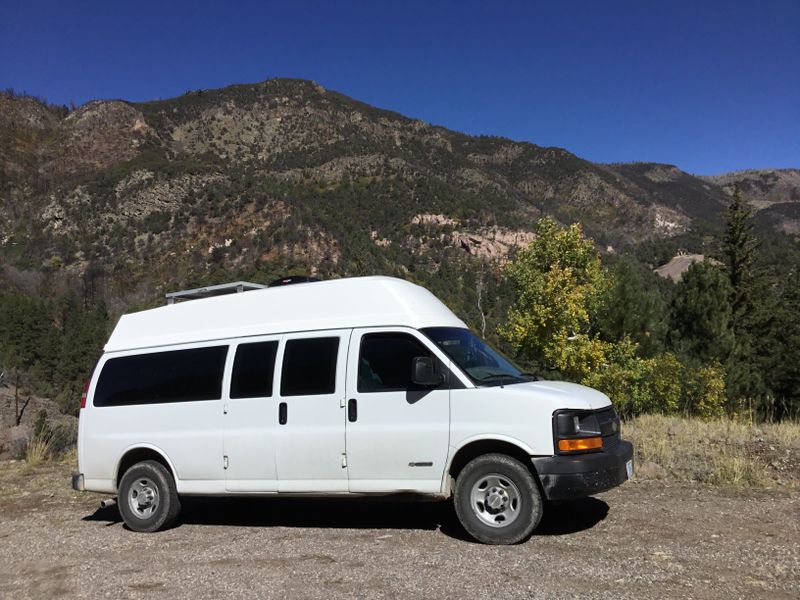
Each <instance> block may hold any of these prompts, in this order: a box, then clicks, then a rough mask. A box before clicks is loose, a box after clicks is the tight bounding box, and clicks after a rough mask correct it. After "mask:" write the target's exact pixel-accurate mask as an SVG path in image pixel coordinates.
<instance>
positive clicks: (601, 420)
mask: <svg viewBox="0 0 800 600" xmlns="http://www.w3.org/2000/svg"><path fill="white" fill-rule="evenodd" d="M632 451H633V449H632V446H631V444H630V443H629V442H626V441H622V440H621V439H620V431H619V419H618V417H617V415H616V414H615V412H614V409H613V407H612V406H611V402H610V401H609V399H608V397H607V396H605V395H604V394H602V393H600V392H598V391H596V390H593V389H591V388H587V387H584V386H580V385H576V384H572V383H564V382H556V381H535V380H534V378H532V377H529V376H527V375H525V374H524V373H522V372H521V371H520V370H519V369H518V368H517V367H515V366H514V365H513V364H512V363H511V362H509V361H508V360H507V359H506V358H504V357H503V356H502V355H500V354H499V353H498V352H496V351H495V350H493V349H492V348H490V347H489V346H488V345H487V344H486V343H485V342H483V341H482V340H481V339H480V338H479V337H477V336H476V335H475V334H474V333H472V332H471V331H470V330H469V329H468V328H467V326H466V325H465V324H464V323H463V322H462V321H461V320H460V319H458V318H457V317H456V316H455V315H454V314H453V313H452V312H451V311H450V310H449V309H448V308H447V307H446V306H445V305H444V304H442V302H440V301H439V300H438V299H437V298H436V297H435V296H434V295H433V294H431V293H430V292H429V291H427V290H426V289H424V288H422V287H419V286H417V285H414V284H412V283H409V282H406V281H403V280H400V279H394V278H391V277H358V278H350V279H339V280H333V281H322V282H313V283H301V284H296V285H286V286H282V287H270V288H267V289H262V290H257V291H247V292H245V293H238V294H231V295H226V296H218V297H212V298H208V299H202V300H192V301H188V302H181V303H176V304H172V305H169V306H164V307H161V308H156V309H153V310H146V311H143V312H138V313H133V314H129V315H125V316H123V317H122V318H121V319H120V321H119V323H118V324H117V327H116V328H115V329H114V332H113V333H112V335H111V338H110V339H109V341H108V343H107V344H106V346H105V352H104V354H103V355H102V357H101V358H100V360H99V362H98V364H97V367H96V368H95V370H94V373H93V375H92V378H91V380H90V381H89V383H88V384H87V389H86V394H85V396H84V398H83V399H82V401H81V413H80V426H79V438H78V466H79V473H77V474H75V475H74V476H73V483H72V485H73V488H74V489H76V490H91V491H95V492H106V493H109V494H117V495H118V505H119V509H120V512H121V513H122V517H123V519H124V520H125V523H126V524H127V525H128V527H130V529H132V530H134V531H147V532H149V531H156V530H158V529H161V528H164V527H167V526H169V525H170V524H171V523H172V522H173V521H174V520H175V518H176V516H177V515H178V512H179V510H180V498H181V496H190V495H198V496H199V495H202V496H221V495H242V496H244V495H263V496H269V495H275V494H295V495H338V494H347V495H364V494H394V493H402V492H413V493H418V494H428V495H436V496H440V497H448V496H450V495H451V494H452V495H453V497H454V504H455V509H456V512H457V513H458V517H459V519H460V521H461V523H462V524H463V526H464V528H465V529H466V530H467V532H469V533H470V534H471V535H472V536H474V537H475V538H476V539H478V540H480V541H482V542H486V543H495V544H498V543H502V544H509V543H515V542H518V541H521V540H523V539H525V538H526V537H527V536H529V535H530V534H531V532H532V531H533V530H534V529H535V528H536V526H537V524H538V523H539V520H540V518H541V516H542V509H543V502H544V500H545V499H548V500H558V499H567V498H574V497H579V496H585V495H588V494H593V493H595V492H599V491H602V490H606V489H609V488H611V487H613V486H616V485H619V484H620V483H622V482H623V481H625V480H626V479H628V478H630V477H631V475H632V469H633V462H632Z"/></svg>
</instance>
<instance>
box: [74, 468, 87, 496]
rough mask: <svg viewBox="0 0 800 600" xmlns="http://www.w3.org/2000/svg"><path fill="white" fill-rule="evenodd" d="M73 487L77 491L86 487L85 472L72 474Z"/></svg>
mask: <svg viewBox="0 0 800 600" xmlns="http://www.w3.org/2000/svg"><path fill="white" fill-rule="evenodd" d="M72 489H73V490H75V491H76V492H82V491H84V490H85V489H86V487H85V485H84V482H83V473H73V474H72Z"/></svg>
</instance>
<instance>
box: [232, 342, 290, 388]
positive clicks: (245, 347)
mask: <svg viewBox="0 0 800 600" xmlns="http://www.w3.org/2000/svg"><path fill="white" fill-rule="evenodd" d="M277 353H278V342H255V343H252V344H239V346H238V347H237V348H236V358H235V359H234V361H233V377H232V378H231V398H266V397H269V396H272V377H273V374H274V372H275V355H276V354H277Z"/></svg>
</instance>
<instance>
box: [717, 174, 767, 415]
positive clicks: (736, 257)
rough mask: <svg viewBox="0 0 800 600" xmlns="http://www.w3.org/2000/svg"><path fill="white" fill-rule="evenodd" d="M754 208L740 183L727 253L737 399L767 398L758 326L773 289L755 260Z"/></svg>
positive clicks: (731, 389) (731, 371)
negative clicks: (765, 396) (761, 366)
mask: <svg viewBox="0 0 800 600" xmlns="http://www.w3.org/2000/svg"><path fill="white" fill-rule="evenodd" d="M752 216H753V209H752V207H751V206H750V205H749V204H748V203H747V202H746V201H745V200H744V199H743V198H742V193H741V190H740V189H739V187H738V186H736V187H735V188H734V191H733V199H732V201H731V204H730V206H729V207H728V219H727V223H726V227H725V239H724V247H723V251H724V256H725V261H726V267H727V272H728V280H729V281H730V294H729V304H730V308H731V320H730V331H731V336H732V346H731V352H730V355H729V358H728V361H727V366H728V385H727V387H728V395H729V397H730V398H731V399H732V400H733V401H735V402H739V403H741V402H743V401H751V402H752V401H753V400H754V399H757V398H759V397H763V396H764V395H765V393H766V392H767V390H766V389H765V386H764V382H763V377H762V375H761V369H760V368H759V365H758V362H759V360H758V356H759V352H758V344H759V336H758V335H757V329H758V325H761V326H762V327H763V326H764V325H765V324H766V323H765V322H764V320H765V317H766V316H767V313H768V311H766V312H765V311H764V310H763V309H764V307H765V305H766V304H768V300H769V294H770V290H769V288H768V285H767V284H766V281H765V280H764V279H763V277H761V274H758V273H757V272H756V268H755V262H756V257H757V253H758V247H759V241H758V239H757V238H756V236H755V235H754V234H753V223H752Z"/></svg>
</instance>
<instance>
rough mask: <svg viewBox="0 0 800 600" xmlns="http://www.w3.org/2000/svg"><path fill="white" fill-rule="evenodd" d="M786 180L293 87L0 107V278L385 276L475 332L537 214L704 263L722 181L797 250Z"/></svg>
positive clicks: (148, 298)
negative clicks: (708, 171) (616, 154)
mask: <svg viewBox="0 0 800 600" xmlns="http://www.w3.org/2000/svg"><path fill="white" fill-rule="evenodd" d="M799 173H800V171H798V170H791V169H790V170H785V171H748V172H742V173H733V174H729V175H722V176H719V177H696V176H693V175H690V174H688V173H685V172H683V171H681V170H680V169H678V168H677V167H675V166H671V165H663V164H653V163H633V164H596V163H592V162H589V161H586V160H584V159H581V158H579V157H577V156H575V155H574V154H571V153H570V152H568V151H566V150H564V149H561V148H551V147H541V146H537V145H535V144H531V143H527V142H516V141H512V140H509V139H504V138H499V137H486V136H481V137H474V136H468V135H465V134H462V133H458V132H454V131H450V130H448V129H445V128H443V127H438V126H435V125H430V124H428V123H424V122H422V121H419V120H415V119H411V118H407V117H404V116H402V115H400V114H397V113H394V112H390V111H386V110H381V109H378V108H375V107H372V106H369V105H367V104H364V103H362V102H359V101H357V100H354V99H352V98H349V97H347V96H345V95H342V94H340V93H337V92H334V91H330V90H326V89H324V88H322V87H321V86H319V85H317V84H315V83H313V82H310V81H303V80H291V79H273V80H268V81H265V82H263V83H259V84H253V85H233V86H230V87H226V88H223V89H217V90H197V91H191V92H187V93H186V94H184V95H183V96H180V97H177V98H171V99H168V100H158V101H152V102H143V103H132V102H125V101H122V100H107V101H94V102H89V103H87V104H85V105H83V106H81V107H79V108H77V109H75V110H72V111H70V110H67V109H66V108H65V107H58V106H52V105H48V104H47V103H45V102H43V101H40V100H37V99H35V98H31V97H28V96H16V95H14V94H12V93H6V94H0V267H1V268H2V273H3V275H2V278H3V280H5V281H6V282H9V283H11V284H13V285H16V286H17V287H22V288H23V289H28V290H29V291H33V290H38V289H40V288H41V286H42V285H44V284H46V285H47V286H51V287H53V286H55V287H56V288H58V287H59V286H61V287H65V286H73V287H75V286H77V287H78V288H80V289H81V290H82V292H83V294H84V297H85V298H88V300H87V301H93V300H95V299H96V296H99V297H100V298H102V299H103V300H105V301H106V303H107V304H108V305H109V306H110V307H111V308H112V310H113V311H120V310H123V309H125V308H127V307H130V306H132V305H133V306H143V305H151V304H154V303H158V302H160V299H161V298H162V296H161V294H163V293H164V292H165V291H170V290H173V289H176V288H181V287H185V286H193V285H201V284H206V283H211V282H214V283H218V282H221V281H227V280H234V279H240V278H249V279H254V280H256V281H266V280H269V279H270V278H273V277H275V276H278V275H282V274H286V273H289V272H308V273H316V274H320V275H322V276H324V277H330V276H343V275H354V274H365V273H386V274H397V275H401V276H405V277H409V278H412V279H416V280H418V281H421V282H422V283H425V284H426V285H429V286H430V287H432V288H433V289H434V291H437V292H438V293H441V294H443V295H444V296H445V297H446V298H449V299H451V300H452V304H454V305H455V306H456V307H457V308H460V309H461V310H462V313H471V314H472V316H473V317H474V316H475V309H474V304H475V299H476V298H475V295H476V292H475V290H476V289H478V288H480V286H481V285H483V284H482V283H481V282H482V281H483V272H484V269H486V270H487V271H491V270H492V269H493V268H494V267H495V266H496V265H498V264H500V263H501V262H502V260H504V258H505V257H506V256H507V255H508V253H509V252H510V251H512V250H513V249H514V248H516V247H519V246H522V245H525V244H527V243H528V242H529V241H530V240H531V239H532V234H531V230H532V229H533V227H534V224H535V222H536V220H537V219H538V218H540V217H541V216H542V215H551V216H553V217H555V218H556V219H558V220H559V221H561V222H564V223H569V222H573V221H579V222H581V223H582V224H583V225H584V228H585V230H586V231H587V232H588V233H589V234H590V235H591V236H593V237H594V238H595V240H596V241H597V242H598V244H599V246H600V247H601V249H603V251H606V252H617V253H618V252H627V251H633V252H640V253H641V254H642V256H644V257H645V259H646V260H648V261H651V262H657V261H658V260H659V259H660V258H664V257H668V256H671V255H672V254H674V253H675V252H676V251H677V250H678V249H684V250H686V251H689V252H703V253H708V251H709V247H708V246H709V245H710V246H712V247H713V246H714V243H715V240H716V239H718V237H719V232H720V231H721V215H722V213H723V211H724V210H725V208H726V206H727V203H728V201H729V195H730V189H731V186H732V185H733V184H734V183H738V184H739V185H740V186H741V187H742V188H743V189H744V190H745V193H746V195H747V196H748V197H749V198H751V199H752V200H753V202H754V203H756V204H757V206H758V207H759V208H760V212H759V215H763V216H764V218H763V219H762V226H763V227H766V228H767V230H768V231H775V232H776V233H775V235H776V236H779V235H783V234H781V233H778V232H786V233H797V224H798V223H800V220H799V219H800V214H799V213H800V183H799V182H798V179H800V176H799V175H798V174H799ZM711 250H712V252H713V248H711ZM653 266H655V264H654V265H653ZM498 285H499V284H498ZM487 293H489V294H491V293H492V291H491V290H488V291H487ZM484 301H485V302H486V300H485V299H484ZM466 316H467V318H469V316H470V314H466ZM473 322H474V321H473Z"/></svg>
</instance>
